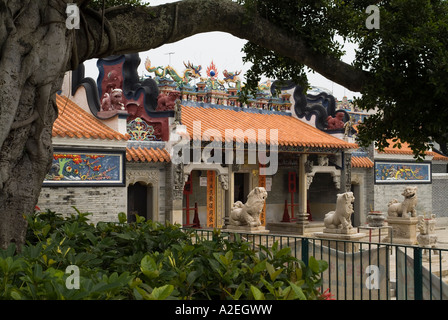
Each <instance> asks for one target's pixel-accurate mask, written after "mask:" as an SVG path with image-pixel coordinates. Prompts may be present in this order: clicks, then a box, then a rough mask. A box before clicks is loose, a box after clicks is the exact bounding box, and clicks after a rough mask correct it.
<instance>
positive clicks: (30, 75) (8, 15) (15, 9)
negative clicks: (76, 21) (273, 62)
mask: <svg viewBox="0 0 448 320" xmlns="http://www.w3.org/2000/svg"><path fill="white" fill-rule="evenodd" d="M71 2H74V3H77V4H78V6H79V7H80V9H81V13H82V16H81V20H80V29H71V30H70V29H68V28H67V27H66V24H65V22H66V19H67V14H66V11H65V10H66V8H67V3H71ZM88 2H89V1H88V0H77V1H71V0H0V71H1V72H0V247H3V248H5V247H7V246H8V244H9V243H11V242H15V243H17V244H19V246H20V245H21V244H23V243H24V240H25V238H24V237H25V233H26V220H25V219H24V217H23V216H24V215H28V214H31V213H32V212H33V210H34V207H35V205H36V203H37V200H38V197H39V193H40V190H41V186H42V181H43V180H44V178H45V174H46V173H47V172H48V170H49V167H50V165H51V157H52V154H53V149H52V141H51V133H52V126H53V122H54V120H55V119H56V117H57V108H56V104H55V94H56V92H57V91H58V90H59V89H60V87H61V84H62V78H63V76H64V73H65V72H66V71H68V70H71V69H74V68H76V67H77V66H78V64H79V63H81V62H83V61H85V60H88V59H90V58H101V57H107V56H110V55H112V54H124V53H133V52H139V51H146V50H149V49H152V48H157V47H159V46H161V45H163V44H165V43H172V42H175V41H178V40H181V39H184V38H187V37H189V36H192V35H195V34H198V33H202V32H210V31H222V32H227V33H230V34H232V35H234V36H237V37H239V38H244V39H247V40H250V41H252V42H254V43H256V44H258V45H261V46H263V47H266V48H268V49H271V50H274V51H276V52H278V53H280V54H282V55H284V56H287V57H290V58H292V59H294V60H296V61H298V62H300V63H303V64H305V65H307V66H309V67H311V68H312V69H314V70H316V71H317V72H319V73H321V74H322V75H324V76H326V77H327V78H328V79H331V80H333V81H335V82H337V83H339V84H341V85H343V86H345V87H347V88H348V89H350V90H353V91H359V90H360V89H361V88H362V84H363V83H364V81H365V79H366V74H365V73H364V72H362V71H359V70H355V69H354V68H353V67H352V66H350V65H348V64H346V63H344V62H342V61H339V60H335V59H333V58H328V57H325V56H319V55H316V54H315V53H313V52H312V51H311V50H310V48H308V47H307V46H306V44H305V43H304V42H303V41H301V39H293V38H290V37H288V34H286V33H285V32H283V31H281V30H280V29H278V28H277V27H275V26H274V25H271V24H270V23H269V22H268V21H266V20H265V19H263V18H261V17H258V16H248V15H247V13H246V12H245V10H244V8H243V7H241V6H240V5H238V4H237V3H235V2H232V1H230V0H220V1H218V0H186V1H181V2H177V3H171V4H166V5H161V6H157V7H115V8H111V9H108V10H106V12H105V13H104V15H103V14H102V13H101V12H96V11H93V10H91V9H89V8H88V7H86V4H88Z"/></svg>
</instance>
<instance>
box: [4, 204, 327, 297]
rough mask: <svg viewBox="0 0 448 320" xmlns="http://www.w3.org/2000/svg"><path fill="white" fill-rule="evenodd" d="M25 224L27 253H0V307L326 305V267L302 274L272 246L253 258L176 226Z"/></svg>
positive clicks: (40, 220)
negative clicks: (176, 302) (61, 302)
mask: <svg viewBox="0 0 448 320" xmlns="http://www.w3.org/2000/svg"><path fill="white" fill-rule="evenodd" d="M26 219H27V220H28V230H27V242H26V245H24V246H23V247H22V248H21V250H20V252H17V251H18V250H16V247H15V245H14V244H11V245H10V246H9V248H8V249H7V250H2V251H0V299H51V300H54V299H67V300H77V299H195V300H196V299H256V300H258V299H260V300H262V299H303V300H305V299H325V298H328V295H325V294H322V293H321V292H320V291H319V288H320V286H321V279H320V274H321V272H322V271H324V270H325V269H326V268H327V263H326V262H324V261H317V260H316V259H314V258H313V257H311V258H310V260H309V263H308V266H306V265H305V264H304V263H303V262H302V261H300V260H297V259H295V258H294V257H292V256H291V255H290V249H289V248H283V249H280V248H279V246H278V244H277V243H275V244H274V245H273V246H272V247H271V248H264V247H262V248H260V250H259V251H257V252H255V251H253V250H252V249H251V244H250V243H248V242H245V241H242V240H241V239H240V238H239V237H236V239H235V240H234V241H228V240H227V239H226V238H225V237H223V236H222V235H221V234H220V232H219V231H215V232H214V234H213V240H211V241H210V240H200V241H199V240H198V239H197V238H196V237H195V234H194V231H188V230H182V229H181V228H180V227H179V226H176V225H171V224H165V225H164V224H161V223H157V222H153V221H144V219H143V218H142V217H138V218H137V222H135V223H130V224H128V223H126V217H125V215H124V214H123V213H121V214H120V215H119V220H120V222H119V223H105V222H100V223H98V224H97V225H96V226H94V225H93V224H89V221H88V214H87V213H80V212H78V214H76V215H71V216H70V217H69V218H65V219H64V218H62V217H61V215H59V214H56V213H54V212H51V211H47V212H40V213H35V214H34V215H32V216H29V217H26ZM69 266H75V269H77V271H79V277H78V278H77V277H76V275H77V274H76V272H74V271H71V269H70V268H67V267H69ZM76 279H79V281H78V282H76V281H77V280H76ZM78 283H79V286H77V284H78Z"/></svg>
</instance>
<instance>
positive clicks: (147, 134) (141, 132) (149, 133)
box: [127, 117, 162, 141]
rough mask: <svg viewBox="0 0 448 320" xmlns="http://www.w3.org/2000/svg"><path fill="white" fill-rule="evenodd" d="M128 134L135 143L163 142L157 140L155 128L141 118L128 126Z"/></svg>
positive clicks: (130, 122) (132, 121)
mask: <svg viewBox="0 0 448 320" xmlns="http://www.w3.org/2000/svg"><path fill="white" fill-rule="evenodd" d="M127 132H128V134H129V135H130V136H131V139H130V140H134V141H161V140H162V139H161V138H157V136H156V135H154V132H155V130H154V127H153V126H151V125H149V124H148V123H146V121H145V120H143V119H142V118H140V117H137V118H135V119H134V120H131V121H129V122H128V124H127Z"/></svg>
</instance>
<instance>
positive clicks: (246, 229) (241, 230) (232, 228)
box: [223, 225, 269, 234]
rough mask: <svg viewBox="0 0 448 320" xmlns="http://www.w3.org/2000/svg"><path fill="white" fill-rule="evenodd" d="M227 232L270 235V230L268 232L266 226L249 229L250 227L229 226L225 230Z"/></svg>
mask: <svg viewBox="0 0 448 320" xmlns="http://www.w3.org/2000/svg"><path fill="white" fill-rule="evenodd" d="M223 231H225V232H239V233H256V234H259V233H263V234H265V233H269V230H266V227H264V226H258V227H249V226H234V225H227V226H226V228H225V229H223Z"/></svg>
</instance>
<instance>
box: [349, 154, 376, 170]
mask: <svg viewBox="0 0 448 320" xmlns="http://www.w3.org/2000/svg"><path fill="white" fill-rule="evenodd" d="M352 168H373V162H372V160H370V159H369V158H368V157H355V156H353V157H352Z"/></svg>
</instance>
